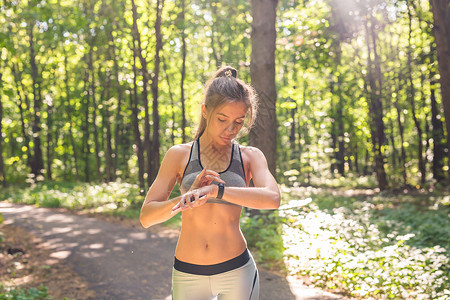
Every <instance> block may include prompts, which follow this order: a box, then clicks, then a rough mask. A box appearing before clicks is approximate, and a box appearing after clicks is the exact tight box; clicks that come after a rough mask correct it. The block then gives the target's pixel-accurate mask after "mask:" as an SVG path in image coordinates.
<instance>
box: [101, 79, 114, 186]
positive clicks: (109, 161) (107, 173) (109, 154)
mask: <svg viewBox="0 0 450 300" xmlns="http://www.w3.org/2000/svg"><path fill="white" fill-rule="evenodd" d="M110 98H111V74H110V72H109V71H106V101H104V102H103V111H104V112H105V114H104V120H103V122H104V127H105V129H106V153H105V176H106V178H105V179H106V182H110V181H111V180H112V159H111V158H112V141H111V138H112V135H111V122H110V115H109V107H110V105H111V103H110V101H111V100H110Z"/></svg>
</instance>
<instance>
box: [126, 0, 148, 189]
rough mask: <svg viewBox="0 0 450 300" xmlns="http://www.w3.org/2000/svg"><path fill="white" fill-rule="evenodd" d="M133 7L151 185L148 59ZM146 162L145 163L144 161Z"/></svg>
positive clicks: (134, 34) (133, 7) (134, 33)
mask: <svg viewBox="0 0 450 300" xmlns="http://www.w3.org/2000/svg"><path fill="white" fill-rule="evenodd" d="M131 6H132V7H131V8H132V12H133V29H132V32H133V39H134V41H135V42H136V44H137V49H136V48H135V51H136V54H137V56H138V57H139V60H140V61H141V75H142V83H143V85H142V104H143V106H144V147H145V152H146V154H147V164H146V166H147V168H146V172H147V174H146V175H147V185H150V183H151V180H150V175H151V172H152V153H151V144H150V116H149V111H148V88H147V86H148V71H147V61H146V59H145V57H144V56H143V53H142V47H141V34H140V33H139V29H138V26H137V19H138V15H137V8H136V4H135V2H134V0H131ZM144 164H145V163H144Z"/></svg>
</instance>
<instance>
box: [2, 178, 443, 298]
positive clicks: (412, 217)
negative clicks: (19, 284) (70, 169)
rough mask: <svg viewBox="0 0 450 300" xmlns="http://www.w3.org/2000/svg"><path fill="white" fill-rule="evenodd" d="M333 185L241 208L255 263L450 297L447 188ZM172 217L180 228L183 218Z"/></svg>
mask: <svg viewBox="0 0 450 300" xmlns="http://www.w3.org/2000/svg"><path fill="white" fill-rule="evenodd" d="M330 184H331V185H332V186H334V187H311V186H309V187H300V186H297V187H286V186H284V185H282V186H281V190H282V198H283V205H282V206H281V209H280V210H279V211H278V216H277V215H276V214H269V215H266V216H263V217H258V216H251V215H249V214H248V213H247V214H244V216H243V218H242V229H243V231H244V234H245V236H246V238H247V241H248V243H249V247H250V248H251V249H252V252H253V253H254V256H255V258H256V259H257V260H258V264H259V265H260V266H264V267H269V268H270V267H276V266H277V264H278V262H280V264H283V261H284V265H285V268H286V270H287V272H288V273H289V274H291V275H300V276H302V275H308V276H309V278H310V280H311V282H312V283H313V284H314V285H316V286H320V287H326V288H329V289H339V290H341V291H342V290H344V291H346V292H347V293H348V294H351V295H354V296H358V297H362V298H367V299H385V298H396V299H398V298H404V299H448V298H449V297H450V291H449V289H450V284H449V279H448V277H449V265H450V261H449V257H450V255H449V249H450V219H449V203H450V196H448V195H449V193H448V190H444V191H434V192H426V191H414V190H412V191H411V190H400V191H396V192H392V191H390V192H379V191H378V190H377V189H371V188H361V182H359V183H355V185H354V186H353V187H348V188H343V187H338V186H340V185H341V184H342V182H331V183H330ZM363 185H364V183H363ZM177 192H178V191H175V192H174V193H175V194H176V193H177ZM0 197H1V199H2V200H4V199H6V200H9V201H11V202H22V203H29V204H36V205H38V206H47V207H48V206H49V207H61V206H63V207H67V208H72V209H85V210H89V211H94V212H99V211H103V212H105V213H114V214H118V213H119V214H121V215H122V216H128V217H131V218H137V215H138V211H139V207H140V204H141V203H142V196H140V195H139V190H138V187H137V186H136V185H131V184H127V183H119V182H114V183H109V184H86V183H54V182H52V183H45V182H44V183H40V184H34V185H32V186H30V187H21V188H15V187H14V186H12V187H10V188H8V189H5V190H2V191H0ZM308 198H310V202H309V201H305V199H308ZM171 222H172V223H171V224H169V225H170V226H179V222H180V220H179V218H173V220H172V221H171ZM93 246H95V247H100V245H93ZM55 255H58V258H62V257H63V256H65V255H66V253H57V254H55ZM60 256H61V257H60Z"/></svg>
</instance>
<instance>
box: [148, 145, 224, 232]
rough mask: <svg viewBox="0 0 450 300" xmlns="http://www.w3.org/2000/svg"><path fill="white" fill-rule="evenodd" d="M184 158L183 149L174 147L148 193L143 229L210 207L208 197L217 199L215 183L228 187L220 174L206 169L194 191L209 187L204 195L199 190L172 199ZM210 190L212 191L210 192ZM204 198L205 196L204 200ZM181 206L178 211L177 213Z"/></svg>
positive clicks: (162, 164)
mask: <svg viewBox="0 0 450 300" xmlns="http://www.w3.org/2000/svg"><path fill="white" fill-rule="evenodd" d="M182 156H183V149H181V148H180V146H174V147H172V148H170V149H169V151H167V153H166V156H165V157H164V159H163V161H162V163H161V167H160V168H159V172H158V175H157V176H156V179H155V181H154V182H153V184H152V186H151V187H150V189H149V191H148V192H147V196H146V197H145V201H144V203H143V204H142V208H141V215H140V221H141V224H142V226H143V227H145V228H148V227H150V226H152V225H155V224H159V223H162V222H165V221H167V220H169V219H170V218H172V217H173V216H174V215H175V214H176V213H178V212H179V211H181V210H186V209H188V208H194V207H198V206H201V205H203V204H205V203H206V201H207V199H208V197H211V196H214V195H216V194H217V192H215V193H214V186H210V184H211V182H212V181H213V180H214V181H217V182H222V183H225V182H224V181H223V180H222V179H220V177H219V174H217V173H216V172H214V171H211V170H206V169H204V170H203V171H202V172H201V173H200V174H198V175H197V177H196V178H195V181H194V183H193V184H192V186H193V187H205V188H204V189H203V190H202V193H201V194H200V191H199V190H198V189H197V190H195V189H193V188H192V189H191V190H190V191H188V192H187V193H185V194H183V195H181V196H179V197H176V198H172V199H168V198H169V196H170V193H171V192H172V190H173V187H174V185H175V182H176V179H177V174H179V166H180V157H182ZM208 186H209V188H207V187H208ZM200 196H204V197H202V198H200ZM174 206H177V208H178V209H173V208H174Z"/></svg>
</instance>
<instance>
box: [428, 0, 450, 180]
mask: <svg viewBox="0 0 450 300" xmlns="http://www.w3.org/2000/svg"><path fill="white" fill-rule="evenodd" d="M430 4H431V7H432V11H433V18H434V27H433V32H434V36H435V39H436V50H437V60H438V66H439V73H440V83H441V94H442V104H443V106H444V115H445V124H446V128H447V157H448V161H447V163H448V174H447V180H448V181H449V182H450V4H449V2H448V0H430Z"/></svg>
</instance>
